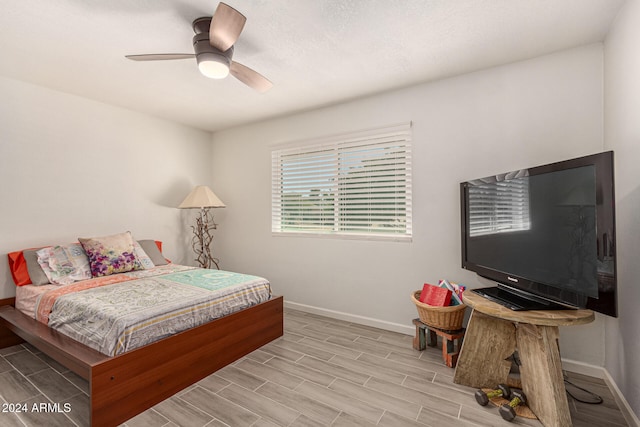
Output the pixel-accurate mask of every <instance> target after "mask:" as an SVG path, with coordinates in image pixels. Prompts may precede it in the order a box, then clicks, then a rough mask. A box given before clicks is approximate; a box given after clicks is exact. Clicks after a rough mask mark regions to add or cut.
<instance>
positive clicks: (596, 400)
mask: <svg viewBox="0 0 640 427" xmlns="http://www.w3.org/2000/svg"><path fill="white" fill-rule="evenodd" d="M562 375H563V377H564V383H565V384H566V385H570V386H571V387H575V388H577V389H578V390H580V391H582V392H584V393H586V394H587V395H588V396H589V397H590V399H587V400H585V399H581V398H578V397H576V396H575V395H574V394H573V393H571V391H570V390H569V388H567V387H565V389H566V391H567V394H568V395H569V396H571V398H572V399H573V400H575V401H577V402H580V403H588V404H589V405H599V404H600V403H602V397H601V396H599V395H597V394H596V393H594V392H592V391H589V390H587V389H586V388H582V387H580V386H577V385H575V384H574V383H572V382H571V381H569V379H568V378H567V373H566V372H564V371H562Z"/></svg>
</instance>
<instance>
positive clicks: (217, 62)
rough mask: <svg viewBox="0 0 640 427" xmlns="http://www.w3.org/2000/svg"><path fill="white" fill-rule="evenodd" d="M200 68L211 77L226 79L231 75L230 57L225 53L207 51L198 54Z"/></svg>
mask: <svg viewBox="0 0 640 427" xmlns="http://www.w3.org/2000/svg"><path fill="white" fill-rule="evenodd" d="M196 60H197V61H198V69H199V70H200V72H201V73H202V75H203V76H205V77H209V78H210V79H224V78H225V77H227V76H228V75H229V65H230V64H229V62H230V61H229V59H228V58H227V57H225V56H224V55H218V54H215V53H210V52H205V53H201V54H199V55H197V56H196Z"/></svg>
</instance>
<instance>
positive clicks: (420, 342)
mask: <svg viewBox="0 0 640 427" xmlns="http://www.w3.org/2000/svg"><path fill="white" fill-rule="evenodd" d="M413 324H414V325H416V336H415V337H413V348H414V349H415V350H418V351H421V350H424V349H425V348H426V347H427V339H426V336H425V329H426V328H425V325H424V323H422V322H420V319H413Z"/></svg>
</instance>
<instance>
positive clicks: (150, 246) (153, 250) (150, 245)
mask: <svg viewBox="0 0 640 427" xmlns="http://www.w3.org/2000/svg"><path fill="white" fill-rule="evenodd" d="M138 243H140V246H141V247H142V249H143V250H144V251H145V252H146V253H147V255H148V256H149V258H151V261H152V262H153V264H154V265H166V264H168V262H167V260H166V259H164V257H163V256H162V252H160V249H158V245H156V242H155V241H154V240H138Z"/></svg>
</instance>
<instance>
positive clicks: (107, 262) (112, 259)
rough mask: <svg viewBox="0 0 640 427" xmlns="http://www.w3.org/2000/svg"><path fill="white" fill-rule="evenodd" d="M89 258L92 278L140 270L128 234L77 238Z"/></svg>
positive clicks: (129, 234) (131, 239) (140, 266)
mask: <svg viewBox="0 0 640 427" xmlns="http://www.w3.org/2000/svg"><path fill="white" fill-rule="evenodd" d="M78 241H79V242H80V244H82V247H83V248H84V251H85V252H86V253H87V256H88V257H89V265H90V267H91V274H92V275H93V277H99V276H109V275H111V274H115V273H126V272H127V271H133V270H142V269H143V268H142V265H141V264H140V261H138V258H137V257H136V254H135V251H134V245H133V238H132V237H131V233H130V232H128V231H127V232H126V233H120V234H114V235H112V236H105V237H93V238H79V239H78Z"/></svg>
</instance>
